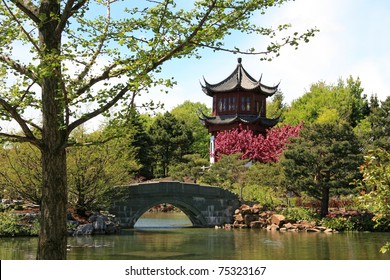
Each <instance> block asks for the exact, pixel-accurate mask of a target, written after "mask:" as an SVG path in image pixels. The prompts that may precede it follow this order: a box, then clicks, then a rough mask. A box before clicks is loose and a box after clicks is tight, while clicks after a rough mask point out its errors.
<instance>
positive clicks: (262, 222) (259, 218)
mask: <svg viewBox="0 0 390 280" xmlns="http://www.w3.org/2000/svg"><path fill="white" fill-rule="evenodd" d="M223 228H224V229H235V228H239V229H242V228H251V229H266V230H270V231H281V232H287V231H306V232H326V233H332V232H337V230H335V229H332V228H327V227H324V226H321V225H317V223H316V222H315V221H307V220H292V219H286V217H285V216H284V215H281V214H276V213H274V212H273V211H270V210H266V209H265V208H263V207H262V206H261V205H253V206H249V205H245V204H244V205H241V206H240V208H238V209H236V210H235V212H234V222H233V224H225V225H224V226H223Z"/></svg>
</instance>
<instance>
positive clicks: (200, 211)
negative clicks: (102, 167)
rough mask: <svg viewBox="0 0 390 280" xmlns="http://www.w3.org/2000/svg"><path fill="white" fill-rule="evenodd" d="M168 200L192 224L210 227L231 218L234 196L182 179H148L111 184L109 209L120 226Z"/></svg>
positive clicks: (129, 224) (130, 224)
mask: <svg viewBox="0 0 390 280" xmlns="http://www.w3.org/2000/svg"><path fill="white" fill-rule="evenodd" d="M162 203H169V204H173V205H175V206H176V207H178V208H179V209H180V210H182V211H183V212H184V213H185V214H186V215H187V216H188V218H189V219H190V220H191V222H192V224H193V226H195V227H212V226H216V225H223V224H226V223H231V222H232V221H233V214H234V210H235V209H236V208H238V206H239V200H238V197H237V195H235V194H233V193H232V192H230V191H228V190H224V189H222V188H219V187H211V186H200V185H198V184H189V183H183V182H152V183H140V184H134V185H127V186H117V187H114V195H113V201H112V208H111V209H110V212H111V213H113V214H115V215H116V216H117V218H118V220H119V221H120V224H121V226H122V227H123V228H133V227H134V225H135V223H136V222H137V220H138V219H139V218H140V217H141V216H142V214H144V213H145V212H146V211H147V210H149V209H150V208H152V207H153V206H155V205H158V204H162Z"/></svg>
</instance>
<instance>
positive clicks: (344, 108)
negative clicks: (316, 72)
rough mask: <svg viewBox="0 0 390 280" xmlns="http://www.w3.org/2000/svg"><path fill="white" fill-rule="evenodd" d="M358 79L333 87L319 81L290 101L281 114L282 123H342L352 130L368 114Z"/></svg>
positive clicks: (341, 82)
mask: <svg viewBox="0 0 390 280" xmlns="http://www.w3.org/2000/svg"><path fill="white" fill-rule="evenodd" d="M362 93H363V88H362V87H361V82H360V79H359V78H357V79H356V80H354V79H353V78H352V77H349V78H348V79H347V80H346V82H344V81H343V80H341V79H340V80H339V81H338V83H337V84H336V85H329V84H326V83H325V82H318V83H315V84H313V85H312V86H311V87H310V91H308V92H307V93H305V94H304V95H303V96H302V97H300V98H298V99H297V100H295V101H293V102H292V104H291V107H290V108H289V109H288V110H287V111H286V112H285V113H284V119H283V122H285V123H289V124H297V123H299V122H301V121H304V122H305V123H337V122H340V121H344V122H347V123H349V124H350V125H351V126H352V127H355V126H356V125H357V124H358V123H359V122H360V121H361V120H362V119H364V117H365V116H367V115H368V113H369V109H368V102H367V100H366V96H365V95H362Z"/></svg>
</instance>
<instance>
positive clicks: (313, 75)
mask: <svg viewBox="0 0 390 280" xmlns="http://www.w3.org/2000/svg"><path fill="white" fill-rule="evenodd" d="M268 12H269V13H268ZM268 12H267V14H266V15H265V16H261V17H259V18H258V21H259V22H260V23H261V24H262V26H277V25H279V24H282V23H289V24H291V25H292V28H291V31H292V32H293V31H295V30H298V31H301V32H302V31H305V30H307V29H308V28H312V27H317V28H318V29H320V32H318V33H317V34H316V36H315V37H314V38H312V39H311V40H310V42H309V43H307V44H305V43H303V44H301V45H300V47H299V49H298V50H295V49H294V48H292V47H286V48H284V49H282V51H281V55H280V56H279V57H277V58H275V59H274V60H272V61H271V62H268V61H260V59H259V57H257V56H247V55H239V54H230V53H223V52H217V53H215V52H212V51H205V52H202V55H203V57H202V58H201V59H180V60H173V61H169V62H168V63H167V64H166V65H164V66H163V72H162V73H163V75H166V76H167V77H175V80H176V81H177V86H175V87H174V88H173V89H170V90H169V93H168V94H163V93H161V92H160V91H158V90H152V91H151V93H150V94H148V95H143V96H142V97H141V98H140V99H139V100H138V102H142V101H144V100H148V99H153V100H154V101H161V102H163V103H164V104H165V110H171V109H172V108H174V107H176V106H178V105H180V104H182V103H183V102H184V101H186V100H190V101H192V102H201V103H205V104H206V105H207V106H209V107H211V102H212V101H211V97H209V96H206V95H205V94H204V93H203V92H202V89H201V86H200V82H203V78H205V79H206V80H207V81H208V82H209V83H218V82H220V81H222V80H223V79H225V78H226V77H227V76H228V75H230V74H231V73H232V72H233V71H234V69H235V67H236V65H237V58H238V57H242V65H243V67H244V68H245V69H246V70H247V72H248V73H249V74H250V75H251V76H252V77H254V78H256V79H259V78H260V76H261V75H262V82H263V83H264V84H266V85H270V86H272V85H275V84H277V83H279V82H280V86H279V89H280V90H281V91H282V92H283V94H284V97H285V102H286V103H287V104H291V102H292V101H293V100H295V99H297V98H299V97H300V96H302V95H303V94H304V93H305V92H307V91H308V90H309V89H310V86H311V84H313V83H316V82H319V81H325V82H326V83H328V84H336V83H337V81H338V80H339V79H340V78H341V79H343V80H346V79H347V78H348V77H349V76H352V77H353V78H355V79H356V78H358V77H359V78H360V80H361V83H362V87H363V88H364V93H365V94H366V95H368V96H371V95H373V94H376V95H377V96H378V98H379V99H380V100H384V99H385V98H386V97H387V96H389V95H390V36H389V31H388V30H389V28H390V1H387V0H383V1H382V0H295V1H293V2H289V3H286V4H284V5H282V6H281V7H275V8H273V9H271V10H269V11H268ZM228 40H240V38H237V37H235V38H231V39H228ZM229 43H233V44H234V43H235V42H229ZM245 43H247V44H248V48H250V47H252V46H255V47H258V48H259V49H263V50H264V49H265V47H266V46H267V44H266V42H265V41H264V38H262V37H259V38H255V39H253V40H251V41H248V42H245ZM244 45H245V44H244Z"/></svg>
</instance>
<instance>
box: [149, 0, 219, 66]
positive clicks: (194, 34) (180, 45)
mask: <svg viewBox="0 0 390 280" xmlns="http://www.w3.org/2000/svg"><path fill="white" fill-rule="evenodd" d="M215 4H216V0H214V1H212V2H211V3H210V4H209V9H208V11H207V12H206V13H205V14H204V16H203V17H202V19H201V20H200V21H199V23H198V25H197V26H196V28H195V29H194V31H192V33H191V34H190V35H189V36H188V38H186V39H185V40H184V41H182V42H181V43H180V44H179V45H178V46H176V47H175V48H174V49H172V50H171V51H170V52H169V53H168V54H166V55H165V56H163V57H162V58H160V59H159V60H158V61H157V62H155V63H153V64H152V67H151V69H149V70H147V71H146V72H150V71H151V70H153V69H155V68H156V67H157V66H159V65H161V64H163V63H164V62H165V61H167V60H169V59H170V58H172V56H173V55H174V54H176V53H177V52H179V51H181V50H182V49H183V48H184V47H185V46H186V45H187V44H189V43H190V42H191V40H192V39H193V38H194V37H195V36H196V35H197V34H198V32H199V31H200V30H201V29H202V27H203V25H204V24H205V22H206V20H207V19H208V18H209V16H210V14H211V12H212V11H213V9H214V7H215Z"/></svg>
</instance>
